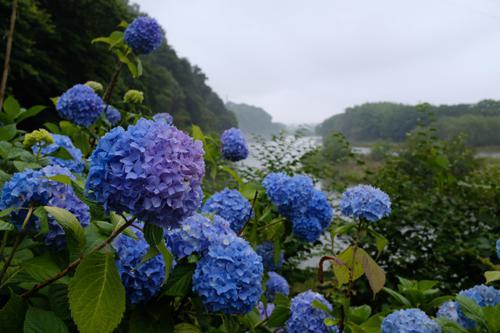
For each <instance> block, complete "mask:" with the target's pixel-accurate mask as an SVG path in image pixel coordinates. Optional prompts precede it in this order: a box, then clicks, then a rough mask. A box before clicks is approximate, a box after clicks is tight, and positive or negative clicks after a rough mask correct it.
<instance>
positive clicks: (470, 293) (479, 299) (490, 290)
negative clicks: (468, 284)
mask: <svg viewBox="0 0 500 333" xmlns="http://www.w3.org/2000/svg"><path fill="white" fill-rule="evenodd" d="M458 294H459V295H460V296H464V297H467V298H470V299H472V300H473V301H474V302H476V304H477V305H479V306H480V307H485V306H495V305H497V304H500V290H498V289H495V288H494V287H491V286H485V285H483V284H481V285H477V286H474V287H472V288H470V289H467V290H462V291H461V292H459V293H458ZM457 312H458V318H459V323H461V324H462V326H463V327H464V328H474V327H475V326H476V323H475V322H474V321H473V320H472V319H470V318H468V317H467V316H466V315H465V314H464V313H463V311H462V310H461V309H460V304H457Z"/></svg>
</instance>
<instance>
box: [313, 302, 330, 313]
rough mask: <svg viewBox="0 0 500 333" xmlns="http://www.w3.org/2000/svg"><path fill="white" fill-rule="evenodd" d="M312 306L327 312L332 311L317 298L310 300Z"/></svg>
mask: <svg viewBox="0 0 500 333" xmlns="http://www.w3.org/2000/svg"><path fill="white" fill-rule="evenodd" d="M312 307H313V308H315V309H318V310H322V311H324V312H326V313H328V314H332V311H331V310H330V309H329V308H328V307H327V306H326V305H325V304H324V303H323V302H320V301H318V300H314V301H313V302H312Z"/></svg>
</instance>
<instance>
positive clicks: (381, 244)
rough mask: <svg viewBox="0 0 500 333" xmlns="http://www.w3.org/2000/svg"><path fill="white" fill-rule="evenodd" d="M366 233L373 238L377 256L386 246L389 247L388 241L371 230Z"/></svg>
mask: <svg viewBox="0 0 500 333" xmlns="http://www.w3.org/2000/svg"><path fill="white" fill-rule="evenodd" d="M368 232H369V233H370V234H371V235H372V236H373V237H374V238H375V247H376V248H377V252H378V254H380V253H382V251H383V250H384V249H385V248H386V246H387V245H389V240H387V238H385V237H384V236H382V235H381V234H379V233H378V232H376V231H375V230H373V229H371V228H370V229H368Z"/></svg>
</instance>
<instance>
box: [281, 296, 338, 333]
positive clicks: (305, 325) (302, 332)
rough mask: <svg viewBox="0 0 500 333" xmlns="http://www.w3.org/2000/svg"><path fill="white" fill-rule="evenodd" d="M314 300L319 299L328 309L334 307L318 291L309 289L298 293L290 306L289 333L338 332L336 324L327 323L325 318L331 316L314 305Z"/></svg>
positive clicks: (287, 325) (287, 327)
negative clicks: (328, 324) (330, 325)
mask: <svg viewBox="0 0 500 333" xmlns="http://www.w3.org/2000/svg"><path fill="white" fill-rule="evenodd" d="M314 301H319V302H321V303H323V304H324V305H325V306H326V307H327V308H328V309H330V310H331V309H332V305H331V304H330V303H329V302H328V301H327V300H326V299H325V298H324V297H323V296H322V295H320V294H318V293H315V292H313V291H311V290H308V291H305V292H303V293H300V294H298V295H297V296H295V297H294V298H293V299H292V304H291V306H290V311H291V315H290V318H289V319H288V321H287V322H286V329H287V332H288V333H323V332H324V333H326V332H335V333H338V328H337V327H336V326H334V327H328V326H326V325H325V323H324V320H325V319H326V318H328V317H331V316H330V315H329V314H328V313H326V312H325V311H323V310H320V309H316V308H314V307H313V306H312V303H313V302H314Z"/></svg>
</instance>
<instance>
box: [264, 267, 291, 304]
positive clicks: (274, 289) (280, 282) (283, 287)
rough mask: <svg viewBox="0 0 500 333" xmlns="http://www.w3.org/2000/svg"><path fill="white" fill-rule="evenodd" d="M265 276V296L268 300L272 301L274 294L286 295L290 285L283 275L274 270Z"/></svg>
mask: <svg viewBox="0 0 500 333" xmlns="http://www.w3.org/2000/svg"><path fill="white" fill-rule="evenodd" d="M267 276H268V280H267V282H266V298H267V300H268V301H269V302H272V301H274V297H275V295H276V294H282V295H285V296H288V294H289V293H290V286H289V285H288V282H287V281H286V279H285V278H284V277H282V276H281V275H279V274H278V273H275V272H268V273H267Z"/></svg>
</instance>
